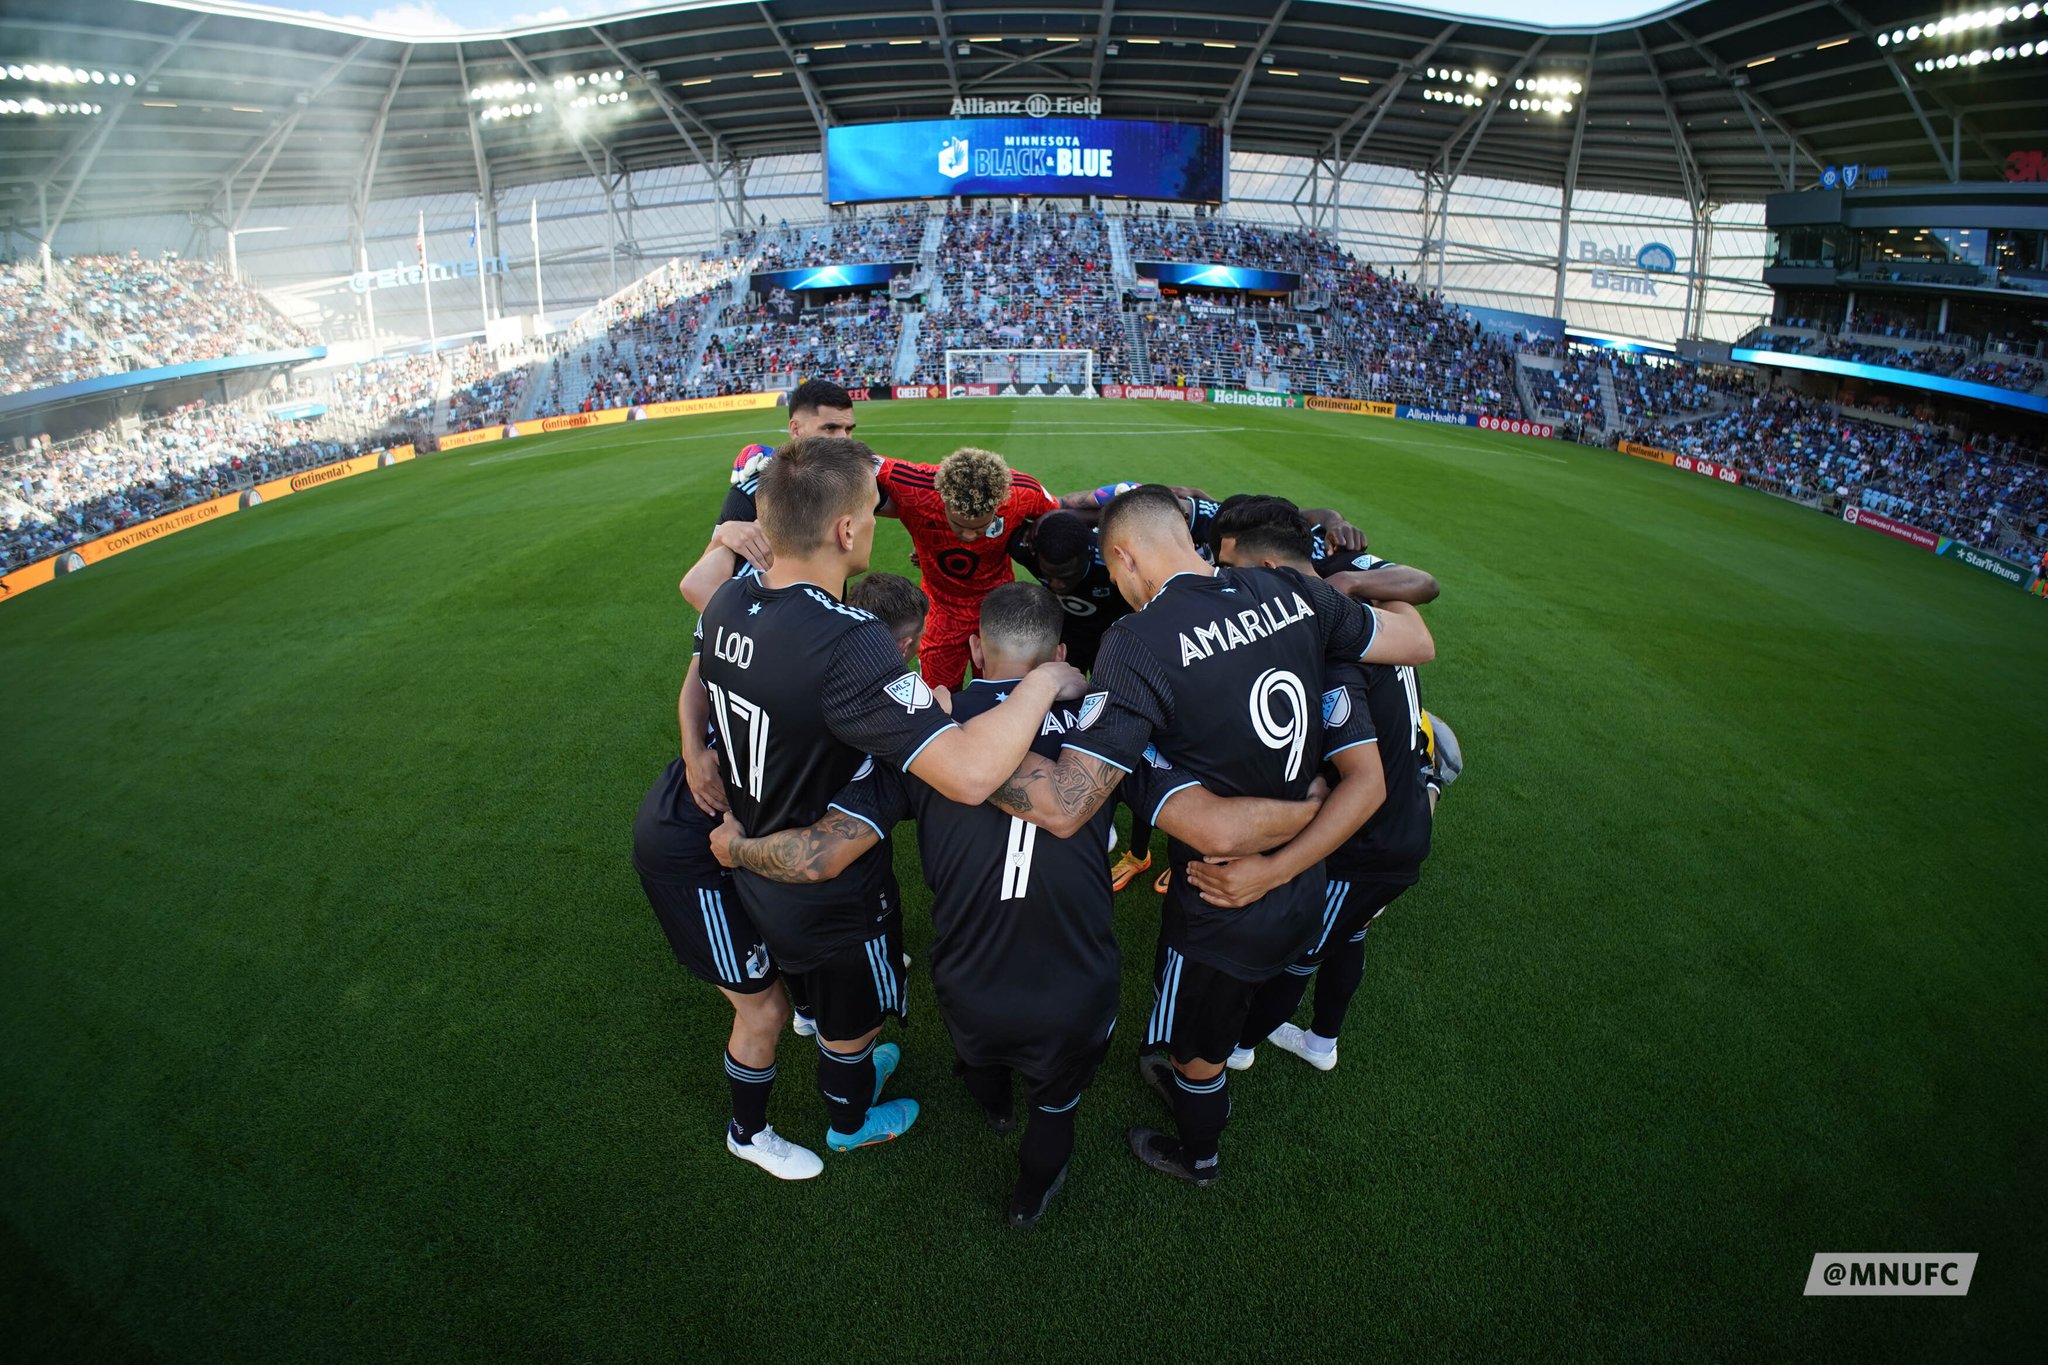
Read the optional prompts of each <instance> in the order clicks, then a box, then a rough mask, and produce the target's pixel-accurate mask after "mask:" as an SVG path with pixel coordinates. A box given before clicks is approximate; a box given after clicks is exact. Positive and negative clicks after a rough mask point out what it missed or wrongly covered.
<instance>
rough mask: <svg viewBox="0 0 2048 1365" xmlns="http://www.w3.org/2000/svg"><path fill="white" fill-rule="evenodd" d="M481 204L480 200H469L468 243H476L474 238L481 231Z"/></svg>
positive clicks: (472, 244)
mask: <svg viewBox="0 0 2048 1365" xmlns="http://www.w3.org/2000/svg"><path fill="white" fill-rule="evenodd" d="M482 215H483V206H482V204H481V202H480V201H478V200H475V199H472V200H470V201H469V244H470V245H471V246H475V245H476V239H477V238H478V237H479V236H480V235H482V233H483V217H482Z"/></svg>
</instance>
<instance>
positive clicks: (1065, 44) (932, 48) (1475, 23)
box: [0, 0, 2048, 239]
mask: <svg viewBox="0 0 2048 1365" xmlns="http://www.w3.org/2000/svg"><path fill="white" fill-rule="evenodd" d="M1557 13H1558V17H1560V18H1567V19H1568V18H1569V17H1570V10H1569V7H1566V8H1565V9H1564V10H1561V11H1558V12H1557ZM1945 13H1946V12H1945V11H1941V10H1937V9H1935V8H1934V7H1933V5H1932V0H1858V3H1857V4H1853V5H1852V4H1846V3H1841V2H1840V0H1787V2H1785V3H1780V2H1779V0H1695V2H1694V3H1684V4H1678V5H1674V6H1672V7H1671V8H1669V9H1665V10H1662V11H1660V12H1658V13H1656V14H1653V15H1649V16H1647V17H1644V18H1641V19H1636V20H1630V21H1627V22H1618V23H1609V24H1602V25H1596V26H1583V27H1542V26H1538V25H1534V24H1516V23H1511V22H1506V21H1502V20H1495V19H1473V18H1459V17H1454V16H1450V15H1446V14H1442V13H1434V12H1430V11H1428V10H1426V9H1422V8H1411V7H1404V6H1401V5H1390V4H1365V3H1354V2H1353V0H1085V2H1083V0H1032V3H1030V4H1019V3H1015V2H1014V0H747V2H746V3H739V2H737V0H686V3H681V4H671V5H659V6H651V7H647V8H643V9H638V10H632V11H629V12H626V13H621V14H618V15H614V16H611V17H607V18H601V19H583V20H578V21H575V22H565V23H559V24H546V25H540V26H535V27H530V28H523V29H519V30H516V31H504V32H492V33H468V34H462V35H459V36H449V37H419V38H414V37H402V36H395V35H392V34H388V33H381V32H378V31H375V30H371V29H367V28H363V27H361V26H358V25H354V24H350V23H347V22H341V21H315V20H311V19H306V18H301V17H295V16H291V15H287V14H284V13H282V12H280V11H276V10H267V9H258V8H254V7H249V6H241V5H236V4H231V3H206V2H204V0H166V2H161V3H160V2H158V0H93V3H91V4H89V5H79V4H77V3H76V0H7V2H6V4H5V6H4V8H0V76H5V74H6V73H7V71H8V70H10V69H11V68H13V67H14V66H16V65H17V64H19V65H21V66H34V65H42V66H43V67H44V68H45V72H44V74H45V75H47V74H48V67H50V66H52V65H54V66H56V67H57V68H59V69H60V70H62V69H65V68H69V72H70V75H71V76H72V77H74V78H75V77H83V79H74V81H73V84H71V85H69V86H65V87H51V88H50V89H48V90H46V91H44V93H45V94H47V95H48V96H49V98H50V100H51V101H53V102H57V101H62V102H67V103H70V104H71V105H72V106H73V108H74V109H77V108H78V107H79V106H81V105H82V106H83V109H84V111H83V112H63V113H47V114H43V115H39V116H36V115H30V114H26V113H21V112H18V111H17V112H8V111H7V109H8V106H7V105H6V104H5V103H4V102H0V134H4V135H0V217H5V218H6V219H9V220H11V221H12V223H13V224H14V225H15V226H16V227H17V228H19V229H21V230H23V231H27V232H31V233H39V234H40V235H42V236H44V237H45V238H46V239H47V237H48V235H49V234H50V233H51V232H53V231H54V230H55V228H56V226H58V225H59V224H61V223H62V222H63V221H65V220H66V219H67V218H78V217H104V216H114V215H130V214H136V213H138V212H142V213H147V212H164V211H172V212H189V213H196V214H204V215H209V216H214V217H217V218H218V219H219V220H220V221H221V222H223V223H224V224H227V225H229V226H232V225H234V224H235V223H237V222H239V221H240V217H241V215H242V214H244V213H246V212H247V211H248V208H249V206H250V205H251V204H260V205H304V204H308V203H312V204H324V203H333V204H337V205H348V206H350V207H351V208H352V209H353V210H355V211H356V212H358V213H360V212H361V211H362V209H363V207H364V206H365V205H366V204H367V203H368V202H369V200H370V198H371V197H372V196H373V195H374V196H376V197H378V198H389V197H394V196H399V195H406V194H422V193H437V192H460V193H471V192H475V191H478V190H479V189H481V190H483V191H484V192H485V193H486V194H487V195H488V194H490V193H491V192H492V191H493V189H494V187H504V186H507V185H512V184H524V183H532V182H539V181H546V180H557V179H563V178H568V177H581V176H583V175H590V176H593V177H597V178H599V179H600V180H601V181H604V182H605V183H607V184H608V185H609V184H612V183H615V180H616V177H617V176H618V175H619V174H620V173H621V172H629V171H638V170H644V169H648V168H652V167H658V166H672V165H676V164H679V163H702V164H704V165H705V166H707V167H708V168H710V169H711V170H712V172H713V173H714V175H718V176H720V178H721V181H722V180H723V179H724V176H723V172H725V171H727V170H730V169H732V168H734V167H735V166H737V165H742V164H744V163H746V162H747V161H748V160H749V159H751V158H754V157H757V156H763V155H768V154H774V153H810V152H816V151H817V150H818V148H819V146H820V142H821V138H822V135H823V130H824V129H825V128H826V127H827V126H829V125H835V124H844V123H867V122H877V121H885V120H892V119H910V118H936V117H944V116H946V115H947V114H948V113H949V112H950V110H951V107H952V102H953V101H954V100H955V99H956V98H967V99H972V98H976V97H979V98H984V99H1018V98H1022V97H1026V96H1028V95H1031V94H1034V93H1043V94H1046V95H1050V96H1059V95H1073V94H1088V95H1099V96H1100V97H1101V99H1102V102H1103V103H1102V114H1103V116H1104V117H1124V118H1147V119H1165V120H1176V121H1199V122H1212V123H1216V124H1220V125H1221V126H1222V127H1224V128H1225V129H1226V130H1227V131H1228V132H1229V134H1230V136H1231V139H1232V145H1233V146H1235V147H1236V148H1238V149H1240V150H1246V151H1258V152H1272V153H1282V154H1292V155H1298V156H1301V157H1305V158H1314V159H1316V160H1318V161H1320V162H1321V163H1322V166H1323V167H1324V168H1325V170H1326V171H1327V172H1328V173H1330V174H1332V175H1334V174H1335V172H1336V171H1337V170H1338V168H1339V167H1342V166H1348V165H1352V164H1358V163H1365V162H1370V163H1376V164H1380V165H1391V166H1396V167H1407V168H1411V169H1414V170H1417V171H1433V172H1435V173H1436V174H1437V175H1439V176H1447V177H1456V176H1461V175H1465V176H1487V177H1498V178H1504V179H1511V180H1521V181H1536V182H1542V183H1549V184H1558V185H1571V186H1576V187H1583V188H1598V189H1607V190H1618V191H1625V192H1626V191H1633V192H1644V193H1653V194H1661V195H1669V196H1671V197H1673V198H1678V199H1684V200H1687V201H1689V202H1691V203H1692V204H1694V205H1695V206H1698V205H1700V204H1704V203H1712V202H1731V201H1741V200H1756V199H1761V198H1762V197H1763V196H1764V195H1766V194H1768V193H1771V192H1774V191H1780V190H1784V189H1787V188H1792V187H1794V186H1795V185H1798V184H1810V183H1812V182H1813V180H1814V178H1815V177H1816V175H1817V173H1818V170H1819V168H1820V167H1823V166H1829V165H1836V164H1844V163H1855V164H1862V165H1866V166H1882V167H1885V168H1887V169H1888V171H1889V174H1890V179H1891V182H1892V183H1893V184H1895V185H1896V184H1902V183H1912V182H1945V181H1949V180H1953V179H1965V180H1968V179H1990V178H1997V177H1998V176H1999V174H2000V170H2001V166H2002V164H2003V162H2004V159H2005V157H2006V155H2007V153H2008V152H2010V151H2013V150H2016V149H2023V148H2037V149H2038V148H2042V147H2044V146H2048V100H2044V99H2043V98H2042V97H2041V94H2040V87H2038V86H2036V85H2035V84H2034V82H2035V81H2037V80H2039V79H2041V77H2042V74H2043V73H2044V71H2048V16H2043V15H2042V14H2041V12H2040V7H2039V6H2038V5H2027V6H2024V7H2020V6H2015V7H2012V8H2010V9H2000V10H1989V11H1976V12H1975V14H1976V17H1977V18H1978V19H1979V20H1980V21H1981V20H1983V18H1984V16H1986V15H1993V16H1998V17H1999V19H2001V20H2004V19H2005V16H2008V15H2009V16H2011V18H2010V20H2009V21H2007V22H2006V34H2007V36H2008V37H2009V39H2010V41H2011V42H2012V43H2013V44H2014V46H2013V47H2012V48H2011V50H2010V56H2011V58H2012V59H2011V60H2006V59H2005V57H2003V56H2001V57H1999V58H1997V59H1995V60H1993V59H1990V52H1991V50H1993V49H1994V48H1996V50H1997V51H1999V52H2001V53H2004V52H2005V51H2006V49H2005V48H2004V47H2002V46H1999V45H1998V38H1997V35H1996V32H1995V30H1987V29H1985V28H1984V27H1983V26H1982V24H1981V22H1980V25H1979V27H1978V28H1977V29H1976V30H1974V31H1973V30H1971V29H1970V28H1968V27H1967V26H1966V27H1965V28H1964V29H1962V30H1961V31H1960V32H1958V33H1953V34H1951V33H1942V34H1941V35H1939V37H1938V38H1937V34H1936V28H1935V26H1936V25H1937V24H1938V23H1939V21H1940V20H1941V19H1942V18H1943V17H1944V14H1945ZM1922 25H1925V26H1927V32H1926V34H1925V35H1924V36H1922V37H1917V38H1915V39H1913V40H1912V41H1909V42H1904V43H1900V42H1893V41H1891V34H1892V32H1893V31H1895V30H1898V31H1902V30H1904V29H1906V28H1908V27H1912V28H1913V29H1914V30H1915V31H1916V32H1917V30H1918V28H1919V27H1920V26H1922ZM2022 37H2024V38H2025V40H2026V41H2027V45H2028V47H2029V48H2030V49H2032V48H2036V47H2038V49H2039V51H2038V53H2035V52H2030V53H2029V54H2028V55H2027V56H2026V57H2025V58H2022V57H2021V52H2020V49H2019V47H2018V46H2017V45H2018V44H2019V43H2020V42H2021V41H2022ZM2037 37H2038V38H2039V39H2042V40H2044V41H2041V42H2038V43H2037V42H2035V41H2034V40H2035V39H2036V38H2037ZM1880 38H1882V39H1883V40H1884V41H1883V42H1882V43H1880V41H1879V40H1880ZM1973 51H1982V52H1983V53H1984V55H1983V56H1981V57H1978V58H1977V59H1976V60H1975V61H1973V60H1972V59H1971V55H1970V54H1971V53H1972V52H1973ZM1952 54H1959V55H1960V60H1959V61H1956V62H1954V63H1950V62H1947V60H1946V59H1947V57H1949V56H1950V55H1952ZM1930 61H1931V62H1932V66H1931V69H1922V68H1923V67H1928V65H1929V63H1930ZM94 75H98V76H100V77H102V78H103V79H102V83H97V84H96V83H94V82H93V80H92V79H91V78H92V77H93V76H94ZM613 75H616V77H617V79H616V80H611V79H605V78H607V77H610V76H613ZM579 76H581V77H584V78H585V81H586V83H585V84H584V85H581V86H579V85H577V84H576V78H577V77H579ZM1475 77H1480V78H1482V79H1475ZM1539 81H1540V82H1543V83H1544V84H1543V85H1542V86H1541V88H1540V89H1539V88H1537V86H1536V83H1537V82H1539ZM131 82H132V83H131ZM557 82H566V84H563V85H559V86H558V85H557V84H556V83H557ZM1518 82H1520V85H1519V86H1518V84H1517V83H1518ZM0 86H5V87H7V88H6V89H0V100H4V99H14V100H16V101H17V102H19V101H20V100H22V99H23V98H25V94H24V92H27V91H29V90H30V89H31V84H30V83H29V82H26V81H25V80H23V79H19V78H15V79H5V80H0ZM515 87H517V88H516V89H515ZM528 87H531V88H530V89H529V88H528ZM472 92H478V93H477V94H476V95H474V96H473V95H472ZM604 96H615V97H618V98H610V99H607V98H603V97H604ZM1544 105H1548V106H1550V107H1549V108H1547V109H1546V108H1544V107H1542V106H1544ZM1532 106H1533V107H1532ZM522 111H524V112H522ZM723 193H724V191H723V190H721V196H723Z"/></svg>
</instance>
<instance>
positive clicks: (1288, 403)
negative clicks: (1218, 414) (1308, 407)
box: [1209, 389, 1301, 408]
mask: <svg viewBox="0 0 2048 1365" xmlns="http://www.w3.org/2000/svg"><path fill="white" fill-rule="evenodd" d="M1209 401H1210V402H1211V403H1221V404H1223V405H1224V406H1225V407H1235V408H1298V407H1300V406H1301V395H1300V394H1298V393H1248V392H1246V391H1245V390H1243V389H1211V390H1209Z"/></svg>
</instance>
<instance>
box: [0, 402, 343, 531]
mask: <svg viewBox="0 0 2048 1365" xmlns="http://www.w3.org/2000/svg"><path fill="white" fill-rule="evenodd" d="M372 444H375V443H371V442H355V443H344V442H336V441H322V440H310V439H306V438H305V436H304V435H303V433H302V431H301V430H300V429H299V428H298V427H297V426H296V425H295V424H293V423H291V422H286V421H281V420H279V419H277V418H274V417H271V416H268V415H266V414H265V413H264V412H262V410H261V409H260V408H258V407H256V406H255V405H253V404H248V403H244V404H240V405H225V406H216V405H209V404H207V403H204V402H199V403H192V404H190V405H188V406H186V407H182V408H179V409H178V410H176V411H175V412H172V413H169V414H167V415H166V416H164V417H161V418H159V419H157V420H156V421H153V422H150V423H147V424H145V425H144V426H143V427H142V428H141V429H140V430H139V431H137V432H136V433H135V434H134V435H133V436H129V437H123V436H121V435H120V434H119V433H118V432H117V431H116V430H114V429H112V428H108V429H105V430H101V431H98V432H95V433H93V434H91V435H88V436H85V437H81V438H79V439H78V440H75V441H71V442H67V443H65V444H62V445H55V446H39V447H37V448H34V449H31V450H29V451H26V452H23V453H19V454H15V455H10V456H7V457H5V461H4V463H0V563H4V566H5V567H6V568H7V569H14V568H17V567H19V566H20V565H23V564H27V563H30V562H32V561H34V560H37V559H45V558H48V557H49V556H50V555H53V554H56V553H58V552H60V551H62V550H64V549H67V548H69V547H70V546H73V545H76V544H78V543H79V542H81V541H85V540H90V539H92V538H93V537H95V536H103V535H106V534H108V533H109V532H112V531H118V530H120V529H122V528H123V527H127V526H133V525H135V524H136V523H138V522H142V521H147V520H149V519H150V518H152V517H158V516H162V515H163V514H164V513H166V512H170V511H175V510H176V509H178V508H180V507H184V506H187V505H188V504H191V503H195V502H200V501H203V500H205V499H207V498H212V497H218V496H220V495H221V494H223V493H229V492H234V491H236V490H238V489H243V488H247V487H249V486H250V485H251V484H255V483H260V482H262V481H263V480H265V479H273V478H277V477H279V476H280V475H284V474H288V473H292V472H294V471H297V470H301V469H310V468H312V467H313V466H315V465H320V464H326V463H329V462H331V461H333V460H338V459H342V458H345V457H347V456H349V455H353V454H358V453H360V452H361V451H362V450H364V449H368V448H370V446H371V445H372Z"/></svg>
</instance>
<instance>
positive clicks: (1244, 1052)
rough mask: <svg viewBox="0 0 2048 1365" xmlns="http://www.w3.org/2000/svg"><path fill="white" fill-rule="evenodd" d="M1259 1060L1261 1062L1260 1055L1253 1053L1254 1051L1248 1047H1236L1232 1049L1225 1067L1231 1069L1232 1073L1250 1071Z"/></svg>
mask: <svg viewBox="0 0 2048 1365" xmlns="http://www.w3.org/2000/svg"><path fill="white" fill-rule="evenodd" d="M1257 1060H1259V1054H1258V1053H1256V1052H1254V1051H1252V1049H1250V1048H1248V1047H1234V1048H1232V1049H1230V1057H1229V1059H1228V1060H1227V1061H1225V1062H1224V1063H1223V1065H1225V1066H1227V1067H1229V1068H1230V1069H1231V1070H1232V1071H1250V1070H1251V1069H1252V1063H1253V1062H1256V1061H1257Z"/></svg>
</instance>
